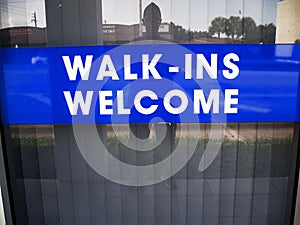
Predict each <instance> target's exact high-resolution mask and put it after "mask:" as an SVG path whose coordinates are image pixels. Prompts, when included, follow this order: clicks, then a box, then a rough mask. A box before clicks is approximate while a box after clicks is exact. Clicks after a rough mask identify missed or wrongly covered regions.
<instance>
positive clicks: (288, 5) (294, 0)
mask: <svg viewBox="0 0 300 225" xmlns="http://www.w3.org/2000/svg"><path fill="white" fill-rule="evenodd" d="M299 11H300V1H299V0H284V1H282V2H279V3H278V6H277V12H278V14H277V30H276V43H294V42H295V41H296V40H300V14H299Z"/></svg>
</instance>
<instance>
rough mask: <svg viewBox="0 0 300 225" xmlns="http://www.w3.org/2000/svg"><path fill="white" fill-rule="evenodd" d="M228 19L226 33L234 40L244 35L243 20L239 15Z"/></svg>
mask: <svg viewBox="0 0 300 225" xmlns="http://www.w3.org/2000/svg"><path fill="white" fill-rule="evenodd" d="M225 20H226V27H225V33H226V35H227V36H228V37H231V39H232V40H234V39H235V38H240V36H241V35H242V21H241V18H240V17H239V16H231V17H229V19H225Z"/></svg>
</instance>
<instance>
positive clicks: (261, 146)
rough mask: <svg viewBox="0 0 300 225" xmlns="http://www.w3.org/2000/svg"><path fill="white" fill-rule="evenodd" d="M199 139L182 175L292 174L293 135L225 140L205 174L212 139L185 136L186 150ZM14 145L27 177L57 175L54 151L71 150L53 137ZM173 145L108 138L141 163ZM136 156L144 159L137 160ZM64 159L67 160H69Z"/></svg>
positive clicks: (127, 158)
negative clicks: (137, 145)
mask: <svg viewBox="0 0 300 225" xmlns="http://www.w3.org/2000/svg"><path fill="white" fill-rule="evenodd" d="M195 141H197V142H198V144H197V146H196V150H195V153H194V155H193V156H192V158H191V159H190V161H189V163H188V165H186V166H185V167H184V168H183V169H182V170H181V171H180V172H179V173H178V174H177V175H176V177H178V178H183V179H186V178H189V179H199V178H200V179H201V178H220V177H222V178H233V177H239V178H242V177H245V178H246V177H270V176H271V177H285V176H288V174H289V167H290V160H291V159H290V157H291V152H292V139H291V138H273V139H256V140H253V139H246V140H242V141H238V140H228V139H225V140H224V141H223V143H222V147H221V150H220V152H219V154H218V156H217V157H216V159H215V160H214V162H213V163H212V164H211V165H210V166H209V167H208V169H207V170H206V171H204V172H203V173H200V172H199V171H198V165H199V162H200V160H201V158H202V155H203V152H204V150H205V147H206V145H207V143H208V139H199V140H197V139H195V137H185V138H183V139H182V142H183V144H182V150H186V149H185V148H186V147H187V146H188V145H189V144H190V143H194V142H195ZM177 143H178V139H176V140H175V146H176V144H177ZM12 144H13V146H14V150H15V152H16V154H20V156H21V160H22V169H23V174H24V177H27V178H39V177H42V178H55V162H54V150H55V151H59V152H57V154H61V153H62V152H63V151H66V150H68V147H67V146H55V140H54V139H53V138H52V137H38V138H34V137H22V138H20V139H17V138H13V139H12ZM149 144H150V145H151V146H154V144H155V143H154V141H152V142H151V141H149ZM169 144H170V143H165V146H166V147H164V146H163V147H158V148H157V149H154V151H150V152H142V153H141V152H139V153H137V152H136V151H134V150H130V149H128V148H127V147H125V146H124V145H123V144H122V143H121V142H120V141H119V140H118V139H117V138H116V137H112V136H110V137H108V138H107V139H106V145H107V149H108V150H109V152H110V153H111V154H112V155H113V156H114V157H116V158H118V159H120V160H124V162H128V163H130V162H132V163H136V164H138V165H147V164H148V165H149V164H151V163H153V162H154V161H155V160H156V161H155V162H157V161H160V160H162V159H163V158H165V157H167V156H168V154H169V152H168V151H170V148H169V147H168V146H170V145H169ZM54 147H55V148H54ZM71 150H73V149H71ZM63 155H65V154H63ZM136 155H138V157H136ZM143 155H144V156H143ZM132 158H136V159H137V160H140V161H139V162H136V161H135V162H134V160H132ZM82 160H83V159H82ZM63 161H66V162H67V161H69V159H63Z"/></svg>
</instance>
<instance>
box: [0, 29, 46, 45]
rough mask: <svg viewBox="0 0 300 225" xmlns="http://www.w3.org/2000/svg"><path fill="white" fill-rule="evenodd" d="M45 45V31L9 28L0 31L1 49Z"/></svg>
mask: <svg viewBox="0 0 300 225" xmlns="http://www.w3.org/2000/svg"><path fill="white" fill-rule="evenodd" d="M44 45H46V29H45V28H38V27H11V28H5V29H1V30H0V46H1V47H16V46H20V47H23V46H24V47H25V46H44Z"/></svg>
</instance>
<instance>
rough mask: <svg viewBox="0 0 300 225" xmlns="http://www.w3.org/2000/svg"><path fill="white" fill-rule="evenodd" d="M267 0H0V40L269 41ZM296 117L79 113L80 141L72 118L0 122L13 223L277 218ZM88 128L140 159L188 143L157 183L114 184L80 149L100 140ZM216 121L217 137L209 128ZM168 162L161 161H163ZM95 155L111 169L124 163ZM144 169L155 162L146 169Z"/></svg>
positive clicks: (207, 222)
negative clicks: (106, 121) (250, 119)
mask: <svg viewBox="0 0 300 225" xmlns="http://www.w3.org/2000/svg"><path fill="white" fill-rule="evenodd" d="M278 2H279V0H272V1H271V0H270V1H264V0H256V1H252V0H226V1H224V0H155V1H150V0H140V1H138V0H102V1H98V0H62V1H59V2H56V1H52V0H47V1H46V2H45V3H44V1H42V0H22V1H17V0H6V1H4V0H0V6H1V7H0V8H1V11H0V13H1V14H0V26H1V27H0V39H1V42H0V43H1V44H0V45H1V46H3V47H22V46H24V47H25V46H39V45H46V44H47V45H48V46H74V45H75V46H77V45H79V46H80V45H81V46H85V45H102V44H103V45H123V44H130V45H134V44H162V43H164V44H170V43H172V44H174V43H179V44H199V46H200V45H201V44H240V43H245V44H248V43H251V44H254V43H256V44H258V43H260V44H266V43H274V42H275V37H276V35H277V34H276V26H277V14H278V13H277V4H278ZM46 14H47V23H46V21H45V20H46V19H45V18H46ZM46 24H47V27H46ZM46 29H47V32H46ZM46 40H47V41H46ZM292 42H293V41H292ZM200 47H201V46H200ZM174 57H176V56H174ZM1 66H2V65H1ZM43 66H44V67H47V65H43ZM43 66H42V67H43ZM42 67H39V68H42ZM0 69H2V67H0ZM19 72H20V74H21V75H22V73H23V72H24V71H22V70H21V69H20V71H19ZM37 72H39V73H40V72H41V71H37ZM50 72H51V71H50ZM52 72H53V71H52ZM270 82H272V81H270ZM258 85H259V81H258ZM24 97H31V96H24ZM43 100H44V99H43ZM46 100H47V99H46ZM250 107H252V106H250ZM251 109H252V110H254V111H255V110H257V109H256V108H255V107H254V106H253V107H252V108H251ZM296 126H298V125H297V124H296V123H227V124H226V123H217V124H208V123H201V124H188V123H181V124H175V123H158V124H152V125H148V124H130V125H129V124H124V125H119V124H114V125H97V126H96V128H95V127H93V126H91V125H79V126H76V129H77V132H78V134H79V137H80V140H81V141H82V142H83V143H85V144H84V146H83V148H82V146H79V145H78V142H79V140H78V136H76V135H75V133H74V127H73V126H72V125H64V124H58V125H57V124H56V125H52V124H43V125H39V124H33V125H22V124H19V125H3V127H4V130H5V143H6V146H5V149H6V155H7V161H8V164H9V165H8V167H9V175H10V186H11V193H12V196H11V197H12V201H13V203H14V204H13V207H14V213H15V217H16V218H15V220H16V224H18V225H19V224H20V225H21V224H22V225H35V224H38V225H43V224H47V225H48V224H49V225H53V224H57V225H68V224H78V225H86V224H88V225H96V224H97V225H98V224H107V225H114V224H116V225H119V224H123V225H127V224H128V225H134V224H149V225H151V224H153V225H154V224H155V225H159V224H162V225H176V224H178V225H184V224H186V225H196V224H203V225H214V224H216V225H217V224H226V225H227V224H235V225H238V224H243V225H248V224H249V225H250V224H251V225H255V224H259V225H264V224H265V225H277V224H278V225H282V224H287V221H289V219H290V218H289V211H288V210H289V209H290V206H291V202H290V198H291V191H290V186H291V183H292V182H293V180H294V179H295V177H294V174H293V173H291V170H292V169H293V167H294V166H295V160H294V159H295V157H293V156H295V155H297V152H296V151H297V150H296V149H295V148H293V144H295V143H294V140H295V137H294V130H295V128H296ZM94 130H96V132H97V137H99V140H100V141H101V143H102V144H103V146H101V148H106V149H107V150H108V151H109V153H110V155H112V156H113V157H114V158H115V159H117V160H119V161H121V162H123V163H124V164H129V165H138V166H145V167H146V166H149V165H152V164H155V163H159V162H161V161H163V160H164V159H166V158H168V156H169V155H170V154H171V153H173V152H174V151H175V149H176V148H178V149H179V150H180V151H181V152H185V151H186V152H188V149H191V148H195V152H194V154H193V155H192V156H191V158H190V159H189V161H188V163H187V164H186V165H184V166H183V168H181V169H180V170H178V171H177V172H176V173H175V174H174V175H173V176H171V177H167V178H164V177H161V179H162V181H161V182H159V183H156V184H153V183H150V184H149V185H146V186H127V185H122V184H120V183H117V182H112V181H110V180H108V179H106V178H104V177H103V176H101V175H100V174H98V173H97V172H96V171H95V170H94V169H93V168H92V167H91V165H90V164H89V163H88V162H87V161H86V159H85V157H84V154H82V150H83V151H84V152H85V153H86V154H88V151H89V150H90V149H92V150H93V149H97V148H99V146H98V145H97V144H98V142H96V141H95V140H93V141H90V138H89V137H90V136H92V135H93V131H94ZM222 132H224V137H223V136H222V138H220V137H218V135H217V134H219V133H222ZM136 138H139V139H142V140H143V141H142V142H141V141H139V140H137V139H136ZM193 145H195V146H193ZM138 150H140V151H138ZM141 150H143V151H141ZM146 150H148V151H146ZM212 156H213V157H212ZM185 157H188V153H186V156H185ZM176 164H177V162H174V161H172V162H171V163H169V164H168V165H166V169H173V168H174V167H176ZM105 166H106V168H107V171H109V172H111V173H117V174H118V175H119V176H120V177H122V176H124V177H125V175H126V173H127V172H128V171H123V170H121V167H120V168H112V165H109V164H107V165H105ZM131 173H133V174H134V175H136V177H138V178H139V179H141V180H143V179H145V178H143V177H140V174H138V173H136V171H131ZM154 174H163V173H162V171H156V170H153V175H154Z"/></svg>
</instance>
